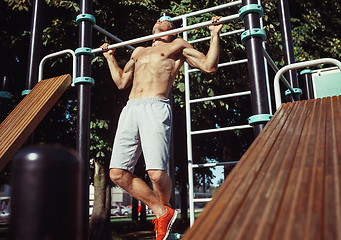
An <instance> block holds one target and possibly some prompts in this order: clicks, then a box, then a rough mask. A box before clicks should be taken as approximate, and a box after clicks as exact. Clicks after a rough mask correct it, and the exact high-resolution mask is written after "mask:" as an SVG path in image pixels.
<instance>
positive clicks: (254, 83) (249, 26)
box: [243, 0, 270, 137]
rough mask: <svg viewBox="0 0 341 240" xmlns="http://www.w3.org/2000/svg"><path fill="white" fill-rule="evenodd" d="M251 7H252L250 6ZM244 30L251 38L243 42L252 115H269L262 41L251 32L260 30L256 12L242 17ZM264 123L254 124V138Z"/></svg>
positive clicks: (250, 0)
mask: <svg viewBox="0 0 341 240" xmlns="http://www.w3.org/2000/svg"><path fill="white" fill-rule="evenodd" d="M257 3H258V1H257V0H243V6H247V5H252V4H257ZM252 6H253V5H252ZM243 20H244V25H245V30H246V32H247V31H249V33H250V35H251V37H249V38H248V39H246V40H245V45H246V51H247V58H248V69H249V79H250V86H251V105H252V114H253V115H254V116H257V115H264V114H265V115H266V114H269V113H270V108H269V100H268V97H267V85H266V77H265V76H266V75H265V63H264V50H263V45H262V43H263V39H262V37H259V36H257V35H252V32H253V31H255V30H257V31H258V29H260V28H261V26H260V15H259V13H257V12H248V13H247V14H245V15H244V17H243ZM265 124H266V122H262V121H259V122H256V123H254V124H253V126H254V135H255V137H256V136H258V134H259V133H260V132H261V131H262V129H263V128H264V126H265Z"/></svg>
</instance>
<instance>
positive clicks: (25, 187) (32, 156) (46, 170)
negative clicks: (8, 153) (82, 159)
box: [10, 146, 79, 240]
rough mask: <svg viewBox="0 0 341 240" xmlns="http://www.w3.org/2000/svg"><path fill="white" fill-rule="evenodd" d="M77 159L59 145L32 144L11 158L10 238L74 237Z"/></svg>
mask: <svg viewBox="0 0 341 240" xmlns="http://www.w3.org/2000/svg"><path fill="white" fill-rule="evenodd" d="M78 169H79V159H78V157H77V155H76V152H71V151H69V150H66V149H65V148H63V147H54V146H32V147H29V148H26V149H24V150H22V151H20V152H19V153H18V154H17V155H16V156H15V158H14V159H13V175H12V187H13V188H12V198H11V210H12V212H11V224H10V228H11V230H10V235H11V239H13V240H22V239H27V240H28V239H32V240H33V239H37V240H38V239H50V240H61V239H63V240H68V239H70V240H74V239H76V237H77V236H76V235H77V233H76V225H77V221H78V220H77V216H76V215H77V214H76V205H77V198H78V196H77V189H78V185H79V183H78V179H77V178H78Z"/></svg>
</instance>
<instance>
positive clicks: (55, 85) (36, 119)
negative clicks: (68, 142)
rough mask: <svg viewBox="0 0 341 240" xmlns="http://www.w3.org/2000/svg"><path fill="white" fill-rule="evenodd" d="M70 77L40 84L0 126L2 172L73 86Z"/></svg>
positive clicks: (49, 80)
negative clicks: (62, 96) (61, 97)
mask: <svg viewBox="0 0 341 240" xmlns="http://www.w3.org/2000/svg"><path fill="white" fill-rule="evenodd" d="M71 81H72V79H71V76H70V75H69V74H67V75H62V76H59V77H55V78H50V79H47V80H43V81H40V82H39V83H38V84H37V85H36V86H34V88H33V89H32V90H31V92H30V93H29V94H28V95H27V96H26V97H25V98H24V99H23V100H22V101H21V102H20V103H19V105H18V106H17V107H16V108H15V109H14V110H13V111H12V112H11V113H10V114H9V115H8V117H7V118H6V119H5V120H4V121H3V122H2V123H1V125H0V171H1V170H2V169H3V168H4V167H5V166H6V165H7V163H8V161H9V160H10V159H11V158H12V157H13V156H14V155H15V153H16V152H17V151H18V150H19V149H20V147H21V146H22V145H23V144H24V143H25V141H26V140H27V138H28V137H29V136H30V135H31V133H32V132H33V130H34V129H35V128H36V127H37V126H38V124H39V123H40V121H41V120H42V119H43V118H44V117H45V116H46V114H47V112H48V111H49V110H50V109H51V108H52V106H53V105H54V104H55V103H56V102H57V100H58V99H59V98H60V96H61V95H62V94H63V93H64V92H65V90H66V89H67V88H68V87H69V86H70V84H71Z"/></svg>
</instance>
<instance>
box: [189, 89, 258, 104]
mask: <svg viewBox="0 0 341 240" xmlns="http://www.w3.org/2000/svg"><path fill="white" fill-rule="evenodd" d="M250 94H251V91H245V92H239V93H230V94H224V95H219V96H214V97H206V98H198V99H193V100H189V103H198V102H204V101H214V100H219V99H224V98H232V97H240V96H246V95H250Z"/></svg>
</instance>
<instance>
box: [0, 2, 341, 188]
mask: <svg viewBox="0 0 341 240" xmlns="http://www.w3.org/2000/svg"><path fill="white" fill-rule="evenodd" d="M31 2H32V1H29V0H3V1H1V2H0V7H1V10H2V13H3V14H2V15H1V16H0V20H1V22H2V24H1V28H0V44H1V45H0V46H1V52H0V61H1V64H0V70H1V74H2V75H10V76H12V78H13V79H15V81H14V82H15V83H13V84H12V89H11V91H12V93H13V94H14V95H15V98H16V99H20V97H19V96H20V92H21V91H22V90H23V89H25V83H24V81H25V75H26V63H27V52H28V48H29V47H28V45H29V36H30V32H29V31H30V19H31V16H30V10H31V7H32V4H31ZM226 2H231V1H220V0H206V1H190V0H176V1H165V0H138V1H132V0H127V1H123V0H122V1H111V0H95V1H93V5H94V6H93V9H94V13H93V14H94V16H95V17H96V23H97V24H98V25H99V26H101V27H103V28H104V29H107V30H108V31H110V32H112V33H113V34H114V35H117V36H118V37H119V38H121V39H123V40H130V39H133V38H136V37H140V36H145V35H149V34H150V33H151V29H152V26H153V25H154V22H155V20H156V19H157V18H158V17H159V15H160V13H161V12H169V13H171V14H173V15H175V16H178V15H182V14H186V13H190V12H193V11H196V10H200V9H203V8H208V7H212V6H216V5H219V4H222V3H226ZM289 3H290V11H291V17H292V21H291V23H292V35H293V43H294V47H295V56H296V61H303V60H312V59H317V58H321V57H333V58H336V59H340V58H341V42H340V41H341V37H340V31H339V29H340V28H341V20H340V15H341V7H340V1H338V0H330V1H318V0H308V1H302V0H299V1H289ZM262 5H263V8H264V16H263V21H264V29H265V30H266V33H267V39H266V48H267V51H268V52H269V53H270V55H271V56H272V58H273V59H274V60H275V62H276V63H277V64H278V66H279V67H281V66H283V65H284V60H283V57H282V56H283V53H282V44H283V43H282V39H281V33H280V24H279V20H278V9H277V1H275V0H270V1H263V3H262ZM238 8H239V7H233V8H231V9H226V10H221V11H218V12H215V13H212V14H203V15H202V16H198V17H191V18H189V19H188V24H192V23H197V22H201V21H207V20H209V19H210V18H211V17H212V16H213V15H222V16H227V15H231V14H235V13H237V11H238ZM79 10H80V9H79V1H63V0H47V1H46V9H45V15H44V22H43V37H42V44H43V46H42V56H44V55H46V54H48V53H51V52H55V51H59V50H62V49H67V48H70V49H76V48H77V47H78V26H77V24H76V22H75V18H76V16H77V15H78V14H79ZM178 25H180V24H178ZM243 27H244V26H243V22H242V21H239V20H236V21H233V22H229V23H226V24H225V25H224V27H223V30H222V32H229V31H234V30H238V29H241V28H243ZM208 35H209V32H208V30H207V28H203V29H198V30H193V31H190V32H189V33H188V40H189V41H192V40H196V39H198V38H201V37H205V36H208ZM104 41H109V42H110V39H108V38H106V37H104V36H103V35H102V34H100V33H98V32H96V31H93V47H94V48H96V47H98V46H100V45H101V44H102V43H103V42H104ZM149 44H150V42H149V43H141V44H140V45H143V46H147V45H149ZM193 45H194V47H195V48H196V49H198V50H200V51H202V52H204V53H206V52H207V50H208V47H209V42H202V43H194V44H193ZM115 54H116V55H117V59H118V61H119V65H120V66H122V67H123V66H124V65H125V63H126V61H127V60H128V59H129V56H130V54H131V51H130V50H127V49H126V48H122V49H118V50H117V52H116V53H115ZM244 58H246V54H245V46H244V45H243V44H242V43H241V41H240V36H239V35H233V36H226V37H222V38H221V55H220V62H228V61H233V60H240V59H244ZM92 62H93V77H94V79H95V81H96V85H95V87H94V88H93V96H92V98H91V102H92V106H91V109H92V116H91V119H92V123H91V149H90V152H91V157H92V158H95V159H96V160H98V161H100V162H105V161H109V159H110V151H111V149H110V146H111V144H112V143H111V142H112V139H113V136H114V132H115V129H116V123H117V119H118V115H119V112H120V110H121V108H122V107H123V106H124V104H125V102H126V99H127V96H128V91H129V89H128V90H127V91H123V92H122V91H118V90H117V88H116V87H115V86H114V84H113V83H112V81H111V80H110V74H109V71H108V69H107V66H106V63H105V61H104V60H103V57H102V56H101V55H97V56H96V57H95V58H94V59H93V61H92ZM69 65H70V58H69V57H64V58H61V59H56V60H53V61H49V62H48V64H47V66H46V67H45V68H46V70H45V72H44V75H45V74H46V76H47V77H50V76H56V75H60V74H63V73H65V72H70V70H71V67H69ZM249 85H250V83H249V80H248V74H247V65H246V64H242V65H239V66H233V67H223V68H220V69H219V70H218V71H217V73H215V74H205V73H201V72H193V73H191V75H190V88H191V96H190V98H191V99H196V98H199V97H210V96H213V95H221V94H226V93H234V92H238V91H246V90H249ZM185 91H186V89H185V84H184V74H183V68H182V69H181V71H180V73H179V74H178V76H177V78H176V80H175V82H174V88H173V92H172V98H173V100H174V116H175V118H176V121H175V125H174V131H175V135H177V139H176V141H175V144H176V146H175V149H182V145H180V142H182V140H181V139H182V138H185V136H184V135H183V134H184V132H185V131H184V127H183V124H184V123H183V121H182V119H183V118H184V115H185V113H184V106H185V105H184V92H185ZM75 95H76V93H75V92H73V91H71V93H67V94H66V95H65V97H64V98H63V100H61V101H60V102H59V103H58V104H57V106H56V108H55V110H53V111H52V113H50V114H49V115H48V116H47V120H46V121H45V122H44V123H42V126H41V130H39V131H40V132H41V134H40V135H38V136H39V137H40V138H41V140H42V141H60V142H63V143H65V144H67V145H68V146H74V145H75V144H74V142H75V139H74V135H75V122H76V116H75V111H73V108H74V106H75V105H76V100H75ZM191 113H192V118H193V121H192V130H201V129H206V128H222V127H227V126H234V125H237V124H247V118H248V117H249V116H250V115H252V113H251V109H250V99H249V97H238V98H233V99H228V100H217V101H205V102H203V103H202V104H193V105H192V106H191ZM104 119H105V120H104ZM178 120H179V121H178ZM52 124H53V126H54V127H53V128H52V129H51V127H50V126H51V125H52ZM49 129H51V130H49ZM178 129H179V130H178ZM177 131H179V132H177ZM252 138H253V137H252V131H233V132H231V133H226V134H212V135H210V134H209V135H203V136H198V137H195V138H194V139H193V143H194V145H195V148H194V149H193V150H194V151H193V152H194V161H195V162H197V163H204V162H207V161H222V160H224V159H226V154H225V155H224V154H222V152H224V151H225V152H226V151H228V150H229V149H233V150H234V151H233V153H231V154H230V155H229V158H228V159H231V160H238V159H239V157H240V155H241V154H242V153H243V152H244V151H245V150H246V149H247V147H248V145H249V144H250V142H251V141H252ZM177 143H179V144H177ZM185 152H186V151H185V150H184V151H176V158H179V159H182V158H186V157H183V155H185ZM205 171H206V170H205ZM198 174H199V175H198V178H197V181H196V182H197V183H198V184H203V183H202V182H200V181H201V179H200V176H202V175H206V176H207V178H205V179H206V180H205V181H207V183H208V184H209V182H210V178H211V175H210V172H209V171H207V172H200V173H198Z"/></svg>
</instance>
